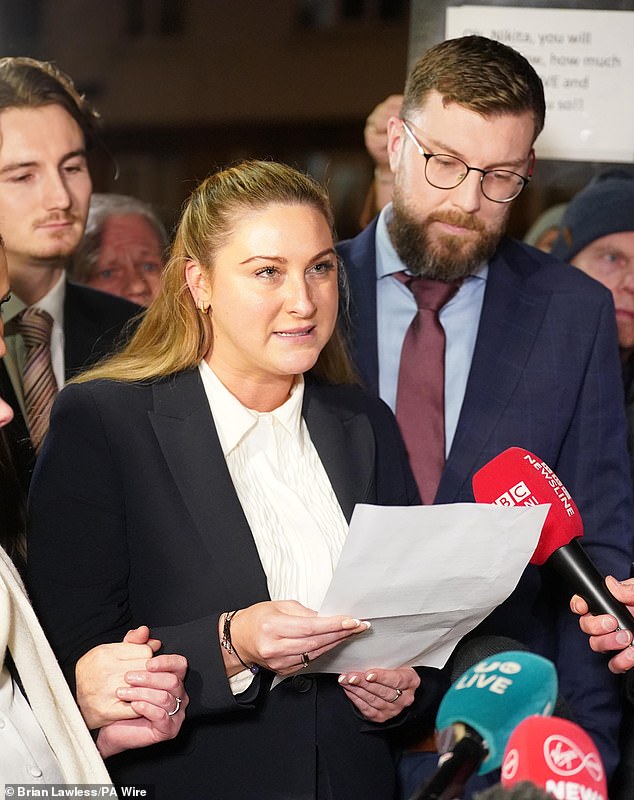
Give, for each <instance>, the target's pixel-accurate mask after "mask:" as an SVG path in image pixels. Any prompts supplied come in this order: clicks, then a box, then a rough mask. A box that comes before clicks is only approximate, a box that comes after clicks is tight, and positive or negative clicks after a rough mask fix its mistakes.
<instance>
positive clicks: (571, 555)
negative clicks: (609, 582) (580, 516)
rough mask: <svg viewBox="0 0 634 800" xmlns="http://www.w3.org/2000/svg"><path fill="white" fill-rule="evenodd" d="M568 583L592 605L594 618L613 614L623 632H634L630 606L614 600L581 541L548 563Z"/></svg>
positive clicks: (565, 548) (570, 544) (569, 544)
mask: <svg viewBox="0 0 634 800" xmlns="http://www.w3.org/2000/svg"><path fill="white" fill-rule="evenodd" d="M547 563H548V564H552V566H553V567H555V569H556V570H557V571H558V572H559V573H560V574H561V575H562V576H563V577H564V578H565V579H566V580H567V581H568V583H569V585H570V587H571V588H572V589H573V591H574V592H576V593H577V594H578V595H580V596H581V597H583V599H584V600H585V601H586V603H587V604H588V608H589V609H590V611H591V613H592V614H611V615H612V616H613V617H616V621H617V622H618V624H619V628H624V629H626V630H629V631H634V617H632V615H631V614H630V612H629V611H628V609H627V606H625V605H623V603H621V602H620V601H619V600H617V599H616V597H614V595H613V594H612V593H611V592H610V590H609V589H608V587H607V586H606V585H605V580H604V577H603V575H601V573H600V572H599V570H598V569H597V568H596V567H595V565H594V564H593V563H592V561H591V560H590V557H589V556H588V554H587V553H586V551H585V550H584V549H583V547H582V546H581V544H580V543H579V541H578V539H572V540H571V541H570V542H568V544H564V545H562V547H560V548H558V549H557V550H555V551H554V553H553V554H552V555H551V556H550V558H549V559H548V561H547Z"/></svg>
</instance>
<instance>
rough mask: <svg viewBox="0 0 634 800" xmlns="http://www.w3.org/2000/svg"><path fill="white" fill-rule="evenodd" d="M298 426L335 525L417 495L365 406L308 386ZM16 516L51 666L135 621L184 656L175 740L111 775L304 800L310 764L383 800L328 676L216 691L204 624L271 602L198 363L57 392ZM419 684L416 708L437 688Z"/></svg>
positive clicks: (379, 759) (353, 790)
mask: <svg viewBox="0 0 634 800" xmlns="http://www.w3.org/2000/svg"><path fill="white" fill-rule="evenodd" d="M303 415H304V418H305V420H306V423H307V425H308V428H309V431H310V434H311V438H312V440H313V442H314V444H315V447H316V448H317V450H318V452H319V455H320V457H321V460H322V462H323V464H324V467H325V469H326V472H327V473H328V476H329V478H330V481H331V483H332V486H333V488H334V490H335V492H336V495H337V498H338V500H339V502H340V504H341V507H342V509H343V511H344V513H345V515H346V517H347V518H348V519H349V518H350V515H351V513H352V510H353V507H354V505H355V503H357V502H368V503H383V504H399V505H407V504H411V503H413V502H416V500H417V491H416V487H415V484H414V482H413V479H412V476H411V473H410V470H409V467H408V464H407V460H406V457H405V453H404V448H403V445H402V441H401V439H400V436H399V434H398V430H397V427H396V423H395V420H394V417H393V416H392V414H391V412H390V411H389V409H387V407H386V406H384V405H383V404H382V403H381V402H380V401H377V400H374V399H371V398H368V397H366V396H365V395H364V394H363V393H362V392H361V391H360V390H358V389H356V388H350V387H347V388H346V387H340V388H336V387H320V386H307V387H306V392H305V399H304V407H303ZM30 516H31V529H30V541H29V548H30V549H29V579H30V586H31V592H32V597H33V600H34V603H35V607H36V609H37V610H38V612H39V614H40V618H41V621H42V623H43V626H44V629H45V631H46V632H47V634H48V636H49V637H50V641H51V643H52V645H53V648H54V650H56V652H57V655H58V657H59V659H60V660H61V662H62V664H63V666H65V667H66V668H68V667H71V668H72V665H73V664H74V662H75V660H76V659H77V658H78V657H79V656H80V655H81V654H82V653H84V652H85V651H86V650H88V649H89V648H90V647H92V646H94V645H95V644H98V643H100V642H108V641H117V640H119V639H121V637H122V636H123V635H124V634H125V632H126V631H127V630H128V629H129V628H130V627H133V626H136V625H139V624H142V623H146V624H148V625H149V626H150V628H151V630H152V634H153V635H154V636H157V637H158V638H160V639H161V640H162V641H163V647H164V650H165V651H166V652H175V653H182V654H183V655H185V656H186V657H187V659H188V661H189V673H188V677H187V681H186V687H187V691H188V693H189V695H190V699H191V704H190V706H189V708H188V711H187V721H186V724H185V725H184V727H183V730H182V731H181V734H180V735H179V737H177V739H175V740H174V741H172V742H168V743H165V744H161V745H159V746H154V747H152V748H148V749H146V750H143V751H139V750H137V751H131V752H130V753H128V754H125V755H123V757H117V758H116V759H113V760H112V761H111V763H110V764H109V767H110V769H111V771H112V774H113V776H114V777H115V779H116V780H119V781H122V782H123V783H126V782H140V783H155V784H156V785H157V787H159V789H160V791H159V795H158V796H160V797H170V798H171V797H174V798H177V797H178V798H183V797H186V798H196V797H218V798H221V797H227V798H232V799H234V800H238V799H240V798H245V799H246V798H249V799H250V800H256V798H257V800H268V799H269V798H270V800H273V798H276V799H278V798H289V800H290V798H293V800H297V798H311V797H314V796H315V795H314V791H315V783H316V774H317V770H318V767H319V769H320V770H321V774H322V776H323V773H324V772H325V773H326V774H327V780H328V782H329V785H330V787H331V790H332V796H333V797H334V798H342V800H343V798H346V800H350V798H357V797H358V798H359V800H361V798H364V800H365V799H366V798H368V797H372V798H376V799H377V800H379V799H380V798H386V799H387V798H392V797H393V792H394V772H393V761H392V755H391V750H390V746H389V744H388V743H387V741H386V739H385V737H384V736H383V735H381V727H382V726H376V725H372V724H370V723H367V722H366V721H364V720H363V719H362V718H361V717H360V716H359V715H357V714H356V713H355V712H354V710H353V706H352V705H351V704H350V703H349V701H348V700H347V699H346V697H345V695H344V693H343V691H342V690H341V687H339V686H338V684H337V682H336V677H337V676H335V675H331V676H318V677H312V676H303V675H297V676H295V677H294V678H292V679H291V680H287V681H284V682H283V683H282V684H281V685H280V686H278V687H277V688H275V689H274V690H273V691H272V692H271V691H269V687H270V681H271V675H270V673H268V672H266V671H263V672H262V673H260V675H258V676H257V677H256V678H255V680H254V683H253V684H252V686H251V688H250V689H249V690H247V692H246V693H245V694H244V695H243V696H241V697H240V699H239V700H236V698H235V697H234V696H233V695H232V694H231V692H230V690H229V684H228V681H227V679H226V676H225V672H224V667H223V663H222V656H221V651H220V647H219V644H218V637H217V625H218V618H219V615H220V614H221V613H222V612H223V611H227V610H230V609H233V608H242V607H245V606H248V605H250V604H252V603H257V602H259V601H263V600H267V599H269V595H268V591H267V585H266V578H265V575H264V572H263V569H262V565H261V563H260V560H259V557H258V553H257V549H256V546H255V543H254V541H253V537H252V534H251V531H250V529H249V526H248V524H247V521H246V518H245V516H244V513H243V511H242V507H241V506H240V503H239V501H238V497H237V495H236V492H235V490H234V487H233V484H232V482H231V478H230V475H229V472H228V469H227V466H226V462H225V459H224V456H223V454H222V450H221V447H220V443H219V440H218V436H217V433H216V430H215V427H214V423H213V418H212V416H211V412H210V410H209V405H208V402H207V398H206V395H205V392H204V389H203V387H202V382H201V379H200V375H199V372H198V370H197V369H194V370H190V371H187V372H183V373H180V374H177V375H175V376H172V377H170V378H168V379H163V380H160V381H157V382H156V383H154V384H152V385H130V384H120V383H113V382H104V381H99V382H92V383H89V384H82V385H72V386H69V387H67V388H66V389H64V391H63V392H62V393H61V394H60V395H59V397H58V399H57V401H56V404H55V407H54V410H53V414H52V418H51V427H50V432H49V435H48V437H47V440H46V443H45V445H44V448H43V450H42V452H41V455H40V457H39V459H38V463H37V466H36V470H35V474H34V476H33V484H32V490H31V497H30ZM425 673H426V675H425V681H424V686H423V687H421V688H422V691H421V692H420V693H419V701H418V709H417V712H419V713H421V714H423V715H424V711H425V709H427V708H429V710H430V711H433V709H434V708H435V703H436V702H437V700H438V695H439V692H440V690H441V689H442V688H443V684H442V682H441V678H440V676H439V674H438V673H437V672H436V671H435V670H426V671H425ZM427 721H428V722H429V719H428V720H427ZM322 786H323V781H322Z"/></svg>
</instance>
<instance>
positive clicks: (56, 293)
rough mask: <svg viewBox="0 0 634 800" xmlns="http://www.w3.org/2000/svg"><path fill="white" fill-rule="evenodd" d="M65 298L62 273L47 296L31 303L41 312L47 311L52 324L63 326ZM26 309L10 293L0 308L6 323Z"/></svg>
mask: <svg viewBox="0 0 634 800" xmlns="http://www.w3.org/2000/svg"><path fill="white" fill-rule="evenodd" d="M65 298H66V273H65V272H62V274H61V275H60V277H59V280H58V281H57V283H56V284H55V286H53V288H52V289H50V290H49V292H48V293H47V294H45V295H44V297H42V298H41V299H40V300H38V301H37V303H33V307H34V308H41V309H42V310H43V311H48V313H49V314H50V315H51V317H52V318H53V324H57V325H60V326H61V325H63V322H64V300H65ZM25 308H26V303H24V302H23V301H22V300H20V298H19V297H18V296H17V295H16V294H15V292H13V291H12V292H11V299H10V300H9V301H8V303H6V305H5V306H3V308H2V316H3V318H4V321H5V322H8V321H9V320H10V319H13V318H14V317H17V315H18V314H19V313H20V312H21V311H24V309H25Z"/></svg>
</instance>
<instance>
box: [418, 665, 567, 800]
mask: <svg viewBox="0 0 634 800" xmlns="http://www.w3.org/2000/svg"><path fill="white" fill-rule="evenodd" d="M556 696H557V674H556V672H555V667H554V666H553V664H552V662H550V661H548V660H547V659H545V658H542V657H541V656H537V655H535V654H533V653H525V652H521V651H514V650H511V651H507V652H503V653H497V654H496V655H493V656H490V657H489V658H486V659H484V660H482V661H479V662H478V663H477V664H474V665H473V666H472V667H471V668H470V669H468V670H467V671H466V672H465V673H464V674H463V675H461V677H460V678H459V679H458V680H457V681H456V682H455V683H454V684H452V686H451V687H450V688H449V690H448V691H447V693H446V694H445V696H444V698H443V699H442V701H441V703H440V707H439V709H438V715H437V717H436V728H437V730H438V743H439V751H440V753H441V754H443V758H441V763H440V766H439V767H438V769H437V770H436V772H435V773H434V775H432V777H431V778H430V779H429V780H428V781H427V782H426V783H425V784H424V785H423V786H422V787H421V788H420V789H419V790H417V791H416V793H415V794H414V795H413V796H412V798H411V800H453V798H455V797H459V796H460V794H461V793H462V789H463V788H464V785H465V783H466V781H467V780H468V779H469V778H470V777H471V775H472V774H473V773H474V772H476V770H478V768H479V773H480V774H481V775H485V774H486V773H488V772H491V771H492V770H494V769H497V767H499V766H500V764H501V762H502V755H503V752H504V747H505V745H506V742H507V740H508V738H509V736H510V734H511V732H512V731H513V729H514V728H515V727H516V726H517V724H518V723H519V722H520V721H521V720H522V719H524V718H525V717H526V716H529V715H532V714H550V713H551V712H552V709H553V706H554V703H555V699H556Z"/></svg>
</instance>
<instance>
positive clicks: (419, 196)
mask: <svg viewBox="0 0 634 800" xmlns="http://www.w3.org/2000/svg"><path fill="white" fill-rule="evenodd" d="M544 118H545V102H544V92H543V86H542V82H541V80H540V79H539V77H538V75H537V74H536V72H535V71H534V69H533V68H532V67H531V65H530V64H529V63H528V61H527V60H526V59H525V58H524V57H523V56H521V55H520V54H519V53H518V52H516V51H515V50H513V49H512V48H510V47H507V46H506V45H503V44H501V43H499V42H496V41H493V40H490V39H487V38H484V37H480V36H465V37H461V38H457V39H451V40H448V41H445V42H442V43H440V44H439V45H436V46H435V47H432V48H431V49H430V50H429V51H428V52H427V53H425V54H424V55H423V56H422V57H421V58H420V59H419V60H418V62H416V63H415V64H414V66H413V68H412V70H411V72H410V75H409V77H408V80H407V84H406V87H405V95H404V101H403V108H402V111H401V113H400V116H393V117H391V119H390V120H389V122H388V157H389V162H390V168H391V170H392V173H393V175H394V193H393V201H392V203H391V204H388V205H387V206H386V208H384V209H383V211H382V212H381V213H380V215H379V216H378V217H377V218H376V219H375V220H374V221H373V222H372V223H371V224H370V225H369V226H368V228H366V229H365V230H364V231H363V232H362V233H360V234H359V235H358V236H357V237H355V238H354V239H352V240H349V241H346V242H342V243H341V244H340V245H339V247H338V250H339V254H340V255H341V256H342V258H343V261H344V264H345V266H346V269H347V273H348V276H349V281H350V288H351V295H352V297H351V309H350V339H351V345H352V352H353V356H354V358H355V361H356V364H357V367H358V369H359V372H360V373H361V375H362V377H363V379H364V381H365V383H366V385H367V387H368V388H369V389H371V390H372V391H374V392H376V393H377V394H379V395H380V396H381V397H382V398H383V399H384V400H385V401H386V402H387V403H388V405H390V406H391V408H392V409H393V410H394V411H395V412H396V415H397V419H398V420H399V424H400V426H401V430H402V432H403V435H404V438H405V442H406V445H407V448H408V453H409V457H410V461H411V462H412V467H413V470H414V473H415V475H416V478H417V482H418V484H419V489H420V492H421V496H422V498H423V501H424V502H428V503H457V502H472V501H473V500H474V497H473V492H472V488H471V479H472V476H473V474H474V473H475V472H476V471H477V470H478V469H480V467H482V466H483V465H484V464H486V463H487V462H488V461H490V460H491V459H492V458H494V457H495V456H496V455H498V453H500V452H501V451H503V450H504V449H506V448H507V447H511V446H521V447H524V448H526V449H528V450H530V451H532V452H533V453H535V454H537V455H538V456H539V457H540V458H541V459H543V460H544V461H545V462H546V463H548V464H549V465H550V467H551V468H552V469H554V470H555V472H556V473H557V475H558V476H559V477H560V478H561V479H562V481H563V482H564V484H565V485H566V486H567V488H568V489H569V490H570V492H571V494H572V496H573V498H574V499H575V501H576V503H577V505H578V506H579V509H580V511H581V515H582V517H583V520H584V523H585V536H584V547H585V549H586V550H587V551H588V552H589V554H590V555H591V557H592V559H593V560H594V561H595V563H596V564H597V566H598V567H599V569H600V570H601V572H602V573H603V574H615V575H616V576H618V577H620V578H624V577H626V575H627V574H628V573H629V565H630V562H631V560H632V551H633V540H634V509H633V508H632V500H631V490H630V477H629V465H628V456H627V448H626V424H625V418H624V410H623V398H622V386H621V384H620V380H621V379H620V366H619V355H618V345H617V336H616V328H615V321H614V309H613V305H612V300H611V296H610V293H609V291H607V290H606V289H604V287H602V286H600V285H599V284H598V283H596V282H595V281H593V280H590V279H588V277H587V276H586V275H583V274H581V273H580V271H579V270H574V269H572V268H571V267H569V266H567V265H564V264H562V263H561V262H559V261H557V260H555V259H553V258H552V257H550V256H548V255H547V254H545V253H542V252H540V251H538V250H536V249H534V248H531V247H529V246H528V245H524V244H522V243H520V242H517V241H514V240H512V239H510V238H509V237H507V236H506V235H505V228H506V224H507V220H508V216H509V212H510V209H511V206H512V203H513V201H514V200H515V199H516V198H517V197H518V196H519V194H520V193H521V191H522V190H523V189H524V187H525V186H526V185H527V183H528V182H529V181H530V179H531V174H532V170H533V163H534V159H535V155H534V150H533V146H534V142H535V140H536V138H537V136H538V135H539V133H540V132H541V130H542V128H543V125H544ZM421 287H423V288H421ZM425 292H431V293H432V294H435V295H437V297H439V298H441V299H440V300H435V301H434V303H435V305H434V303H431V302H427V301H426V300H424V299H421V297H423V295H424V293H425ZM511 477H512V476H511ZM468 545H469V543H468V542H465V547H468ZM567 593H568V591H567V589H566V588H565V587H562V586H561V584H560V582H559V581H558V580H557V578H556V577H554V576H553V575H551V574H550V573H549V572H547V571H546V570H545V569H543V568H537V567H533V566H528V567H527V568H526V570H525V572H524V575H523V576H522V578H521V580H520V583H519V584H518V586H517V588H516V590H515V591H514V592H513V594H512V595H511V597H510V598H509V599H508V600H507V601H506V602H505V603H504V604H503V605H502V606H500V607H499V608H497V609H496V610H495V611H494V612H493V613H492V614H491V615H490V616H489V617H488V618H487V620H485V622H484V623H483V624H482V626H481V627H480V628H479V629H478V630H477V631H476V633H477V634H491V635H504V636H510V637H512V638H514V639H519V640H521V641H522V642H523V643H524V644H525V645H526V646H527V647H528V648H530V649H531V650H532V651H534V652H537V653H540V654H541V655H543V656H545V657H547V658H550V659H551V660H553V661H554V662H555V663H556V665H557V669H558V674H559V680H560V693H561V695H562V697H563V698H564V699H565V700H566V702H567V703H568V705H569V707H570V708H571V712H572V714H573V715H574V717H575V720H576V722H577V723H579V724H580V725H582V726H583V727H584V728H585V729H586V730H587V731H588V732H589V733H590V735H591V736H592V738H593V739H594V740H595V742H596V744H597V746H598V748H599V751H600V754H601V758H602V760H603V763H604V765H605V767H606V770H607V772H608V774H610V773H612V772H613V771H614V769H615V767H616V764H617V762H618V758H619V753H618V747H617V735H618V728H619V723H620V701H619V694H618V691H619V686H618V683H617V679H616V677H615V676H612V675H609V674H608V673H607V670H606V666H605V660H604V657H603V656H600V655H597V654H594V653H591V652H589V650H588V648H587V642H586V641H584V638H583V636H582V635H580V632H579V630H578V629H577V624H576V620H575V619H574V618H573V616H572V614H570V612H569V610H568V602H567V600H568V597H567ZM456 595H457V597H456V600H457V602H468V598H461V597H460V589H459V587H456ZM425 733H426V732H425V731H422V730H420V729H418V728H417V726H416V725H415V724H413V725H412V726H411V734H412V741H414V742H415V743H416V744H415V745H414V746H415V747H417V748H419V751H420V750H421V749H422V750H423V751H425V750H430V749H432V748H433V740H431V741H428V740H425V738H424V735H425ZM421 740H422V741H421ZM411 743H412V742H408V743H405V744H406V745H411ZM435 765H436V760H435V757H434V756H432V755H430V754H429V753H422V754H421V753H420V752H414V751H409V752H407V748H406V753H405V756H404V758H403V761H402V770H401V774H402V779H403V787H402V796H403V797H408V796H409V795H410V794H411V793H412V792H413V791H414V790H415V789H416V788H417V787H418V785H419V784H420V782H421V781H422V779H423V778H424V777H425V775H426V774H429V771H430V770H433V769H434V768H435Z"/></svg>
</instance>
